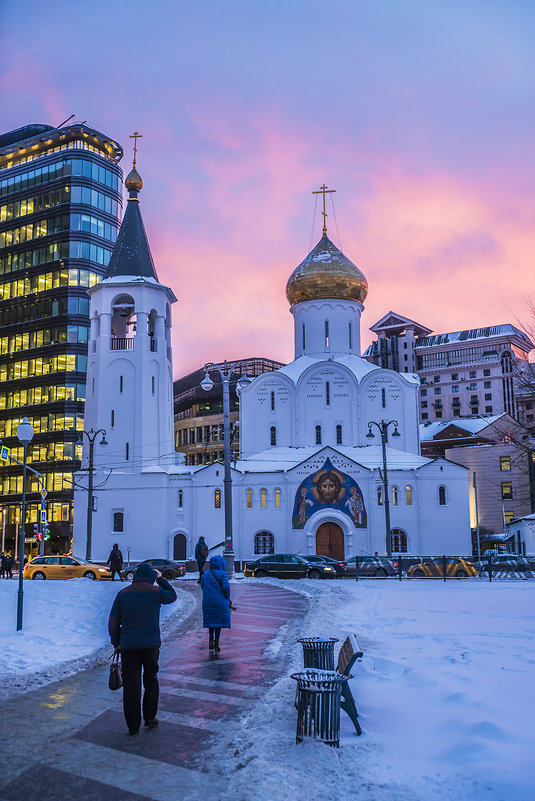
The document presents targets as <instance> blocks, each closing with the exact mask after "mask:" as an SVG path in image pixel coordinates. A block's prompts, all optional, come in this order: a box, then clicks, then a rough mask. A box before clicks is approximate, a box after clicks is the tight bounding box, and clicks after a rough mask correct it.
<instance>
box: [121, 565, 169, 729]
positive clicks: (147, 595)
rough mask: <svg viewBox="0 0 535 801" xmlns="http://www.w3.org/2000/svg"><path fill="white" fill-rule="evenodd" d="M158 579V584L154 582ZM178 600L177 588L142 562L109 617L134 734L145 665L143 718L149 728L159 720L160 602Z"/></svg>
mask: <svg viewBox="0 0 535 801" xmlns="http://www.w3.org/2000/svg"><path fill="white" fill-rule="evenodd" d="M154 582H156V586H155V585H154ZM174 601H176V592H175V591H174V589H173V587H172V586H171V585H170V584H169V582H168V581H167V580H166V579H164V578H163V577H162V574H161V573H160V572H159V571H158V570H154V569H153V568H152V567H151V566H150V565H147V564H142V565H139V567H138V568H137V570H136V572H135V574H134V579H133V581H132V584H130V585H129V586H128V587H125V588H124V590H120V592H118V593H117V595H116V597H115V601H114V602H113V606H112V608H111V612H110V619H109V621H108V631H109V633H110V637H111V642H112V645H113V646H114V647H115V650H116V651H120V652H121V663H122V669H123V670H122V673H123V710H124V717H125V720H126V725H127V726H128V731H129V733H130V734H131V735H134V734H137V733H138V731H139V727H140V726H141V711H142V710H141V669H142V668H143V686H144V688H145V692H144V694H143V720H144V721H145V728H147V729H152V728H153V727H154V726H156V725H157V724H158V720H157V718H156V713H157V711H158V697H159V693H160V686H159V684H158V658H159V655H160V645H161V637H160V606H161V605H162V604H172V603H173V602H174Z"/></svg>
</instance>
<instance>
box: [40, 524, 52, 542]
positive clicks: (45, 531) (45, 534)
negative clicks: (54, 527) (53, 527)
mask: <svg viewBox="0 0 535 801" xmlns="http://www.w3.org/2000/svg"><path fill="white" fill-rule="evenodd" d="M41 528H42V529H43V539H44V540H49V539H50V529H49V527H48V523H43V525H42V526H41Z"/></svg>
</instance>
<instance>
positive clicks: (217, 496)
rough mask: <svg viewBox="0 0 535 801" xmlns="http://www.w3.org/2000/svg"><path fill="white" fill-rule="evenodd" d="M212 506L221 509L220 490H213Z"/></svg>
mask: <svg viewBox="0 0 535 801" xmlns="http://www.w3.org/2000/svg"><path fill="white" fill-rule="evenodd" d="M214 508H215V509H221V490H220V489H216V490H214Z"/></svg>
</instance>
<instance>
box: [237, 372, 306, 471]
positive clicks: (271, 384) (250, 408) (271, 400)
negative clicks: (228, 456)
mask: <svg viewBox="0 0 535 801" xmlns="http://www.w3.org/2000/svg"><path fill="white" fill-rule="evenodd" d="M273 406H274V408H273ZM272 427H274V428H275V438H276V445H277V447H280V446H285V447H288V446H294V445H295V435H294V430H295V385H294V383H293V381H291V380H290V379H289V378H288V377H287V376H285V375H284V374H280V373H278V371H275V372H273V373H264V374H263V375H260V376H257V377H256V378H255V379H254V380H253V381H252V383H251V384H250V385H249V386H248V387H246V388H245V389H244V390H242V392H241V394H240V443H241V448H242V455H243V456H244V457H245V458H247V456H250V455H251V454H253V453H258V452H259V451H263V450H265V449H266V448H270V447H271V428H272Z"/></svg>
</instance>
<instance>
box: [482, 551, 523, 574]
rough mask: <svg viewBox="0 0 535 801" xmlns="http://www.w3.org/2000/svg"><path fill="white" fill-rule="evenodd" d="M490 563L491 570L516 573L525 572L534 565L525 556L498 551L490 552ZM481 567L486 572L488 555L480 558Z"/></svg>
mask: <svg viewBox="0 0 535 801" xmlns="http://www.w3.org/2000/svg"><path fill="white" fill-rule="evenodd" d="M491 565H492V569H493V570H508V571H511V572H513V571H514V572H517V573H526V572H527V571H528V570H533V569H534V567H535V565H534V564H533V562H531V561H530V560H529V559H526V557H525V556H518V555H517V554H514V553H498V554H492V560H491ZM481 568H482V570H484V571H485V572H486V573H487V572H488V569H489V557H488V556H487V557H483V559H482V560H481Z"/></svg>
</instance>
